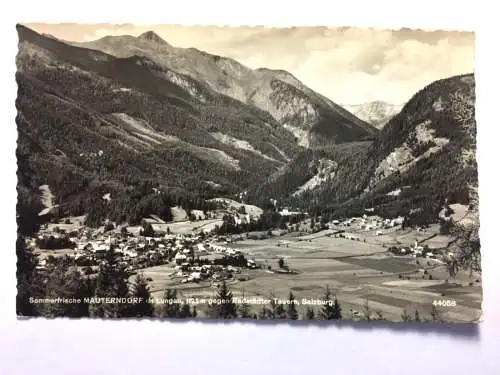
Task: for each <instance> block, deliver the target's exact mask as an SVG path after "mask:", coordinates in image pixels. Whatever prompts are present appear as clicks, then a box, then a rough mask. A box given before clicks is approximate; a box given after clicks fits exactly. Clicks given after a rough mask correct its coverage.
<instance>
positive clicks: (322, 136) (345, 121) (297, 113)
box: [72, 36, 377, 147]
mask: <svg viewBox="0 0 500 375" xmlns="http://www.w3.org/2000/svg"><path fill="white" fill-rule="evenodd" d="M72 44H73V45H77V46H82V47H85V48H91V49H96V50H99V51H103V52H106V53H109V54H111V55H114V56H117V57H127V56H132V55H135V54H139V55H142V56H146V57H148V58H150V59H151V60H153V61H155V62H156V63H157V64H159V65H161V66H164V67H168V69H170V70H172V71H175V72H177V73H181V74H186V75H188V76H190V77H192V78H194V79H196V80H199V81H201V82H205V83H206V84H208V86H210V87H211V88H212V89H213V90H215V91H216V92H219V93H222V94H224V95H227V96H230V97H232V98H233V99H236V100H239V101H241V102H243V103H245V104H250V105H253V106H255V107H257V108H260V109H261V110H264V111H266V112H268V113H270V114H271V115H272V116H273V118H274V119H275V120H276V121H278V122H279V123H280V124H281V125H282V126H284V128H285V129H287V130H288V131H289V132H291V133H292V134H293V135H294V136H295V137H297V138H298V142H299V144H300V145H302V146H305V147H309V146H312V147H314V146H315V145H317V144H318V143H319V144H320V145H321V144H323V143H325V142H326V143H328V142H333V143H342V142H345V141H354V140H358V139H360V138H365V137H370V136H372V135H374V134H376V133H377V129H375V128H373V127H372V126H370V125H368V124H367V123H366V122H364V121H362V120H360V119H358V118H357V117H356V116H354V115H352V114H351V113H349V112H348V111H345V110H344V109H343V108H342V107H341V106H339V105H337V104H335V103H333V102H332V101H331V100H329V99H327V98H326V97H324V96H322V95H320V94H318V93H316V92H314V91H313V90H311V89H310V88H308V87H307V86H306V85H304V84H303V83H302V82H300V81H299V80H298V79H297V78H296V77H294V76H293V75H292V74H291V73H289V72H285V71H283V70H273V69H268V68H259V69H255V70H253V69H250V68H248V67H246V66H244V65H243V64H241V63H239V62H237V61H236V60H234V59H231V58H228V57H222V56H217V55H212V54H210V53H207V52H204V51H199V50H198V49H196V48H177V47H172V46H171V45H168V46H163V45H158V44H157V43H155V44H154V45H151V44H150V43H149V40H145V39H144V38H141V39H140V38H135V39H134V37H129V36H111V37H104V38H101V39H98V40H96V41H92V42H85V43H72Z"/></svg>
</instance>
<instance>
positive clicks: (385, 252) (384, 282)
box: [16, 23, 482, 323]
mask: <svg viewBox="0 0 500 375" xmlns="http://www.w3.org/2000/svg"><path fill="white" fill-rule="evenodd" d="M17 31H18V35H19V51H18V54H17V57H16V64H17V73H16V81H17V84H18V97H17V100H16V108H17V111H18V112H17V117H16V125H17V130H18V144H17V161H18V172H17V178H18V184H17V192H18V203H17V224H18V234H17V243H16V253H17V291H18V294H17V301H16V306H17V308H16V310H17V315H18V316H38V317H70V318H84V317H89V318H155V319H164V318H167V319H168V318H181V319H197V320H198V319H246V320H313V321H314V320H354V321H379V320H383V321H391V322H404V321H412V322H422V323H425V322H446V323H465V322H478V321H480V319H481V303H482V277H481V254H480V241H479V236H478V232H479V231H478V230H479V214H478V202H479V198H478V172H477V163H476V121H475V80H474V73H473V72H474V34H473V33H471V32H458V31H422V30H410V29H400V30H389V29H387V30H384V29H369V28H366V29H361V28H355V27H290V28H272V27H250V26H248V27H244V26H242V27H218V26H189V27H187V26H181V25H139V24H137V25H135V24H123V25H113V24H98V25H97V24H96V25H92V24H70V23H64V24H43V23H31V24H18V25H17Z"/></svg>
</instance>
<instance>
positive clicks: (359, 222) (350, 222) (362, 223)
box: [331, 214, 404, 236]
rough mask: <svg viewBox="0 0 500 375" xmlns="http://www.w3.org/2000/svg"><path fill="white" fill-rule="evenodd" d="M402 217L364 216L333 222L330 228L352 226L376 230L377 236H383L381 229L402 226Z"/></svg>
mask: <svg viewBox="0 0 500 375" xmlns="http://www.w3.org/2000/svg"><path fill="white" fill-rule="evenodd" d="M403 220H404V218H403V217H397V218H394V219H383V218H381V217H377V216H372V217H369V216H367V215H366V214H365V215H363V216H362V217H351V218H349V219H346V220H342V221H341V220H333V221H332V222H331V228H339V227H340V228H351V227H353V226H356V227H358V228H359V229H362V230H365V231H372V230H377V232H376V234H377V236H380V235H382V234H384V232H383V229H391V228H395V227H397V226H400V225H401V224H403Z"/></svg>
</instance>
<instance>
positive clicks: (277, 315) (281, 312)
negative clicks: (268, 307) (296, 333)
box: [275, 303, 287, 319]
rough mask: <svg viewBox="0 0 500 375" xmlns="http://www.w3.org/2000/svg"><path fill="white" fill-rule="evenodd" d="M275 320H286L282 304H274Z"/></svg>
mask: <svg viewBox="0 0 500 375" xmlns="http://www.w3.org/2000/svg"><path fill="white" fill-rule="evenodd" d="M275 312H276V313H275V318H276V319H286V318H287V316H286V310H285V308H284V307H283V304H282V303H276V310H275Z"/></svg>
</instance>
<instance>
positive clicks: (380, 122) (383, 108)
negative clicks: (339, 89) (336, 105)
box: [342, 101, 403, 129]
mask: <svg viewBox="0 0 500 375" xmlns="http://www.w3.org/2000/svg"><path fill="white" fill-rule="evenodd" d="M342 106H343V107H344V108H345V109H346V110H348V111H349V112H351V113H352V114H353V115H355V116H356V117H358V118H360V119H361V120H363V121H365V122H367V123H368V124H370V125H373V126H374V127H375V128H377V129H382V128H383V127H384V125H385V124H387V123H388V122H389V121H390V120H391V119H392V118H393V117H394V116H395V115H396V114H398V113H399V112H400V111H401V108H403V105H396V104H389V103H386V102H382V101H374V102H369V103H364V104H354V105H352V104H351V105H350V104H346V105H342Z"/></svg>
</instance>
